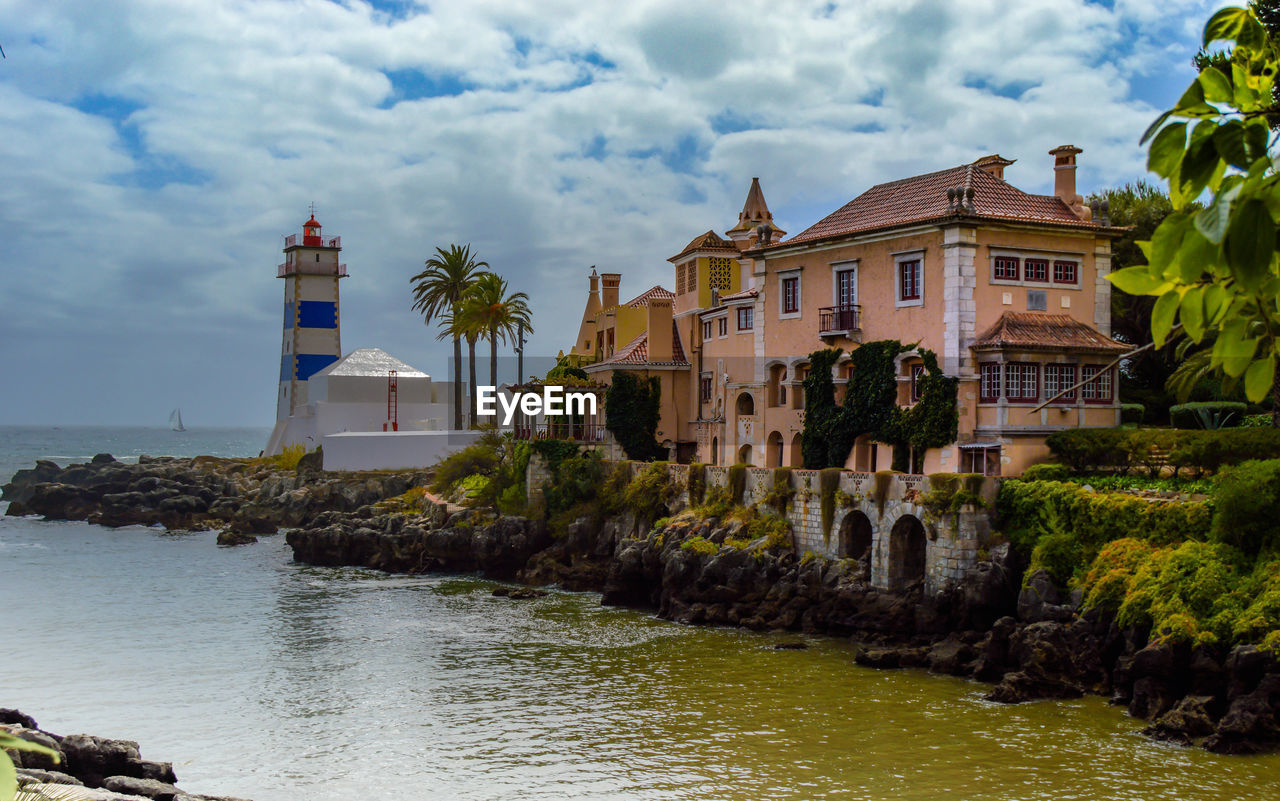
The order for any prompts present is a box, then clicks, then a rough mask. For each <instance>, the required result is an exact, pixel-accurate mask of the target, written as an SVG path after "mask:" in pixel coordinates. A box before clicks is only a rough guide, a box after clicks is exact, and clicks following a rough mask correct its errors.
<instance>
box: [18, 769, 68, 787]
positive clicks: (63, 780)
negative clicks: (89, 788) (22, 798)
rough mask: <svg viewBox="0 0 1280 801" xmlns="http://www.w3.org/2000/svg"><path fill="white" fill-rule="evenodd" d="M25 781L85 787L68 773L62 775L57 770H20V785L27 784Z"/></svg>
mask: <svg viewBox="0 0 1280 801" xmlns="http://www.w3.org/2000/svg"><path fill="white" fill-rule="evenodd" d="M23 779H27V780H29V781H30V782H38V783H40V784H74V785H78V786H80V787H83V786H84V782H82V781H80V780H79V779H77V778H76V777H75V776H72V775H70V774H67V773H61V772H59V771H56V770H38V769H36V768H18V783H19V784H25V783H27V782H24V781H23Z"/></svg>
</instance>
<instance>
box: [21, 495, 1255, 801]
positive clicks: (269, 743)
mask: <svg viewBox="0 0 1280 801" xmlns="http://www.w3.org/2000/svg"><path fill="white" fill-rule="evenodd" d="M493 587H494V585H493V584H491V583H489V582H484V581H480V580H476V579H471V578H458V577H443V576H434V577H403V576H386V575H382V574H378V573H373V572H369V571H363V570H343V569H316V568H309V567H304V566H299V565H294V564H292V563H291V562H290V560H289V551H288V548H287V546H285V545H284V543H283V541H282V538H280V537H272V538H266V539H264V540H263V541H262V542H260V543H258V544H257V545H254V546H249V547H244V548H236V549H219V548H217V547H215V546H214V543H213V535H212V534H210V533H207V532H205V533H194V534H178V535H175V534H166V533H163V532H160V531H157V530H153V529H140V528H129V529H121V530H119V531H115V532H108V531H105V530H102V529H98V528H95V527H92V526H88V525H84V524H68V523H39V522H36V521H29V520H15V519H12V518H8V519H0V608H4V609H5V610H7V613H8V614H7V616H6V617H7V619H6V634H7V640H8V649H7V650H8V653H9V655H10V657H11V658H8V659H5V660H3V662H0V688H3V689H2V690H0V705H4V706H17V707H19V708H21V709H24V710H25V711H28V712H29V713H31V714H33V715H35V716H36V717H37V718H38V719H39V720H40V721H41V723H42V724H43V725H44V726H45V727H46V728H48V729H51V730H53V731H56V732H59V733H64V734H65V733H72V732H77V731H85V732H90V733H95V734H103V735H109V736H117V737H128V738H130V739H137V740H139V741H140V742H141V743H142V747H143V754H144V756H147V757H149V758H152V759H166V760H173V761H175V762H176V763H177V766H176V767H177V772H178V775H179V778H180V780H181V783H182V784H183V785H184V786H185V787H187V788H189V789H191V790H195V791H199V792H205V793H223V794H232V795H237V796H244V797H248V798H253V799H255V800H256V801H284V800H285V799H300V798H305V799H309V800H310V799H316V800H318V801H329V800H330V799H332V801H337V800H338V799H344V800H345V799H352V798H360V799H438V798H439V799H466V800H478V799H495V800H496V799H512V798H522V799H636V800H637V801H640V800H644V801H648V800H650V799H724V800H726V801H727V800H729V799H742V800H743V801H747V800H748V799H751V800H752V801H755V800H757V799H796V800H797V801H800V800H801V799H930V800H933V799H941V798H946V799H1055V801H1060V799H1068V798H1080V799H1160V798H1167V799H1227V798H1233V799H1235V798H1274V797H1277V796H1280V757H1276V756H1269V757H1262V758H1254V757H1246V758H1241V757H1220V756H1215V755H1212V754H1208V753H1205V752H1203V751H1199V750H1191V749H1180V748H1175V747H1171V746H1165V745H1160V744H1156V743H1152V742H1150V741H1148V740H1146V739H1144V738H1142V737H1141V736H1139V735H1138V734H1137V730H1138V728H1140V726H1139V723H1138V722H1136V721H1134V720H1133V719H1131V718H1128V717H1127V716H1126V715H1125V714H1124V713H1123V712H1122V711H1121V710H1119V709H1115V708H1112V707H1108V706H1107V705H1106V704H1104V703H1103V702H1102V700H1100V699H1097V698H1088V699H1084V700H1080V701H1070V702H1056V701H1055V702H1041V703H1033V704H1026V705H1021V706H1015V707H1007V706H997V705H994V704H988V703H986V702H984V701H982V700H981V696H982V693H983V692H984V689H985V688H984V687H983V686H981V685H977V684H973V683H970V682H966V681H961V680H957V679H952V678H945V677H938V676H931V675H928V674H926V673H923V672H916V671H896V672H885V671H876V670H871V669H866V668H861V667H858V666H856V665H855V664H853V652H852V648H851V646H850V645H848V644H847V643H844V642H839V641H834V640H826V639H810V640H807V641H806V642H807V643H808V645H809V648H808V649H807V650H803V651H790V650H774V649H773V647H772V646H773V645H774V644H777V643H779V642H785V641H795V640H796V639H798V638H797V637H794V636H786V637H779V636H767V635H758V634H752V633H748V632H741V631H737V630H724V629H705V628H691V627H684V626H678V625H675V624H672V623H667V622H664V621H660V620H656V619H654V618H653V617H652V616H650V615H646V614H643V613H639V612H631V611H624V610H615V609H604V608H601V607H600V606H599V603H598V597H597V596H595V595H591V594H552V595H549V596H547V597H545V598H541V599H537V600H533V601H511V600H507V599H503V598H494V597H492V596H491V595H490V592H491V591H492V589H493ZM15 654H16V655H17V658H13V657H14V655H15Z"/></svg>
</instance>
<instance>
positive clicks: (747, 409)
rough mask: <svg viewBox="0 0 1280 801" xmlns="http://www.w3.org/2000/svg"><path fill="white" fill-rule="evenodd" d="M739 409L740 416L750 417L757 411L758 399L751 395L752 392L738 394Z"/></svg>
mask: <svg viewBox="0 0 1280 801" xmlns="http://www.w3.org/2000/svg"><path fill="white" fill-rule="evenodd" d="M737 410H738V416H739V417H750V416H751V415H753V414H755V413H756V400H755V398H753V397H751V393H750V392H744V393H742V394H741V395H739V396H738V403H737Z"/></svg>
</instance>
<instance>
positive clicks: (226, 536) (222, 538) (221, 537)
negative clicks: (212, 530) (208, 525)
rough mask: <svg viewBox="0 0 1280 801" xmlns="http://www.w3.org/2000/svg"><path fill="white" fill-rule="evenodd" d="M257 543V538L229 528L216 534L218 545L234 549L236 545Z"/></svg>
mask: <svg viewBox="0 0 1280 801" xmlns="http://www.w3.org/2000/svg"><path fill="white" fill-rule="evenodd" d="M257 541H258V538H257V537H255V536H253V535H252V534H242V533H240V532H238V531H233V530H232V529H229V528H228V529H223V530H222V531H219V532H218V544H219V545H225V546H228V547H234V546H236V545H248V544H249V543H252V542H257Z"/></svg>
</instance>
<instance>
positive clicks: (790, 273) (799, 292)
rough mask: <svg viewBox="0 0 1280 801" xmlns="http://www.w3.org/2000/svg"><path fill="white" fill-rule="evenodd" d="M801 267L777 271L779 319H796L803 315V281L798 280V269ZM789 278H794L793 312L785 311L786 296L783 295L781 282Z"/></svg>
mask: <svg viewBox="0 0 1280 801" xmlns="http://www.w3.org/2000/svg"><path fill="white" fill-rule="evenodd" d="M803 269H804V268H803V267H794V268H792V269H790V270H779V271H778V319H779V320H798V319H799V318H801V317H802V316H804V282H803V281H802V280H800V271H801V270H803ZM789 278H794V279H795V280H796V310H795V311H793V312H789V311H786V303H785V300H786V298H785V297H784V296H783V289H782V286H783V282H784V281H786V280H787V279H789Z"/></svg>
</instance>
